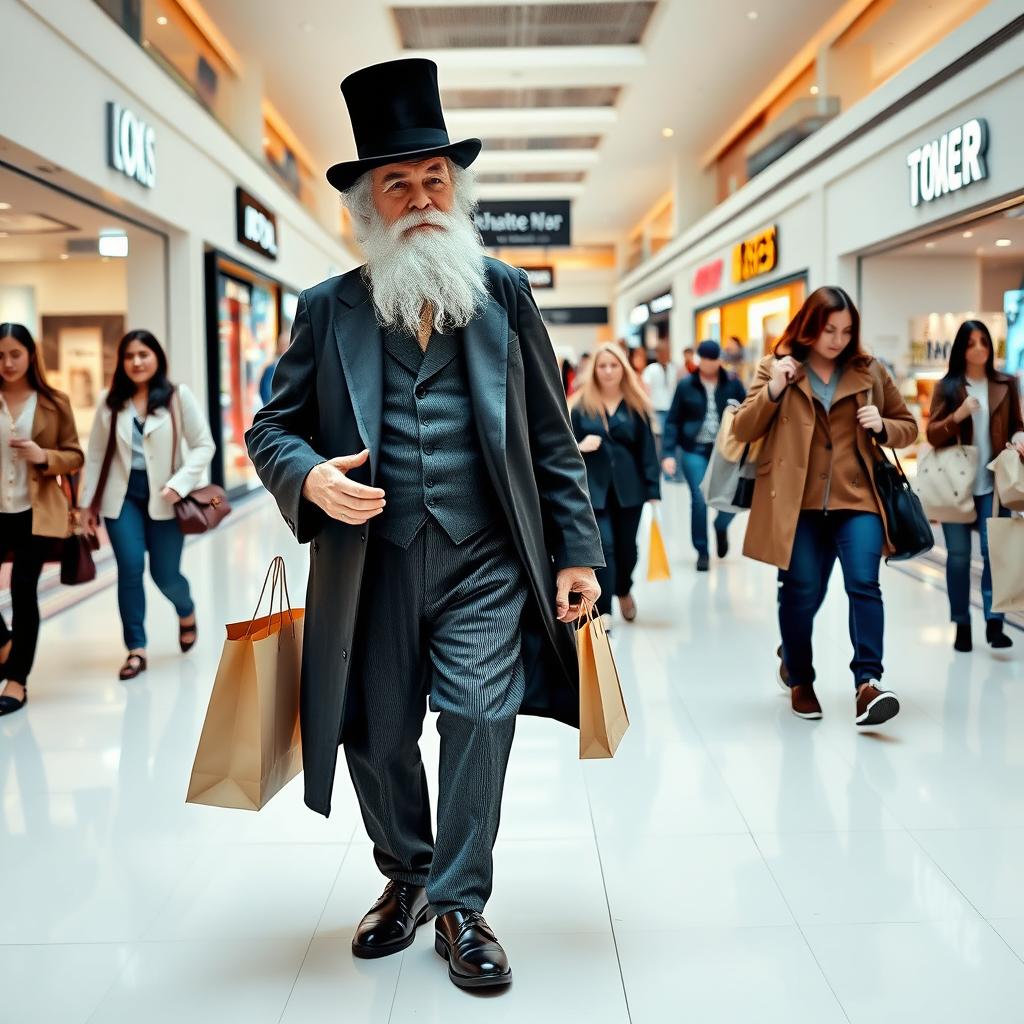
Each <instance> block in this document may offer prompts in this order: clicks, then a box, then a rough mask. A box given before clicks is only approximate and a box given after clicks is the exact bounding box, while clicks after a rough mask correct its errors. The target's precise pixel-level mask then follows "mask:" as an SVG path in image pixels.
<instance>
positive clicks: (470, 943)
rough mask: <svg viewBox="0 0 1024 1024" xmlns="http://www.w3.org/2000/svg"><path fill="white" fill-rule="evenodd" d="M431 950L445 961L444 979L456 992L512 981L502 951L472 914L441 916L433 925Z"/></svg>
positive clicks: (480, 918)
mask: <svg viewBox="0 0 1024 1024" xmlns="http://www.w3.org/2000/svg"><path fill="white" fill-rule="evenodd" d="M434 949H435V950H437V953H438V955H439V956H443V957H444V958H445V960H447V961H448V977H449V978H450V979H451V980H452V983H453V984H455V985H457V986H458V987H459V988H495V987H497V986H499V985H507V984H509V982H511V980H512V968H511V967H509V965H508V957H507V956H505V950H503V949H502V948H501V944H500V943H499V942H498V940H497V939H496V938H495V936H494V932H492V931H491V928H490V925H489V924H488V923H487V922H486V921H485V920H484V919H483V915H481V914H478V913H477V912H476V911H475V910H450V911H448V913H447V914H442V915H441V916H440V917H439V918H438V919H437V921H436V922H435V924H434Z"/></svg>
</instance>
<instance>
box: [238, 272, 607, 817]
mask: <svg viewBox="0 0 1024 1024" xmlns="http://www.w3.org/2000/svg"><path fill="white" fill-rule="evenodd" d="M487 276H488V282H489V291H490V298H489V299H488V301H487V303H486V305H485V306H484V308H483V310H482V311H481V312H480V313H479V314H478V316H477V317H476V318H475V319H474V320H473V321H472V322H471V323H470V324H468V325H467V326H466V328H465V329H464V331H463V339H464V343H465V353H466V365H467V371H468V376H469V387H470V391H471V394H472V400H473V410H474V413H475V416H476V423H477V429H478V431H479V434H480V441H481V445H482V448H483V454H484V458H485V460H486V462H487V469H488V472H489V474H490V477H491V479H492V481H493V482H494V487H495V490H496V491H497V493H498V497H499V500H500V502H501V505H502V508H503V509H504V513H505V516H506V517H507V519H508V523H509V525H510V527H511V531H512V535H513V538H514V540H515V544H516V547H517V549H518V551H519V554H520V556H521V557H522V559H523V563H524V565H525V566H526V569H527V573H528V576H529V581H530V589H531V593H532V600H530V601H528V602H527V607H526V611H525V613H524V617H523V660H524V665H525V669H526V676H527V686H526V696H525V699H524V702H523V707H522V713H523V714H530V715H541V716H544V717H548V718H554V719H557V720H558V721H560V722H564V723H566V724H567V725H572V726H576V727H578V726H579V692H578V672H577V663H576V649H575V643H574V638H573V633H572V629H571V627H569V626H566V625H564V624H562V623H559V622H558V621H557V619H556V618H555V609H554V602H555V572H556V571H557V570H558V569H562V568H567V567H569V566H590V567H594V568H596V567H598V566H602V565H604V556H603V554H602V551H601V538H600V535H599V533H598V530H597V524H596V522H595V519H594V513H593V510H592V509H591V505H590V498H589V495H588V492H587V482H586V472H585V470H584V466H583V458H582V456H581V455H580V453H579V449H578V448H577V446H576V441H575V440H574V438H573V434H572V430H571V428H570V426H569V417H568V413H567V411H566V403H565V396H564V394H563V391H562V384H561V377H560V375H559V372H558V366H557V363H556V360H555V356H554V352H553V350H552V348H551V342H550V340H549V338H548V335H547V331H546V330H545V328H544V324H543V322H542V320H541V317H540V313H539V312H538V310H537V307H536V305H535V303H534V301H533V296H532V294H531V293H530V286H529V284H528V283H527V279H526V275H525V274H524V273H523V272H522V271H521V270H516V269H515V268H513V267H509V266H508V265H506V264H504V263H502V262H501V261H500V260H495V259H490V258H488V260H487ZM383 358H384V340H383V333H382V331H381V328H380V326H379V324H378V323H377V319H376V315H375V311H374V308H373V303H372V301H370V295H369V292H368V290H367V287H366V284H365V283H364V281H363V278H362V276H361V273H360V271H359V270H353V271H350V272H349V273H347V274H344V275H342V276H341V277H335V278H331V279H330V280H328V281H324V282H322V283H321V284H318V285H316V286H315V287H314V288H309V289H307V290H306V291H304V292H303V293H302V294H301V295H300V296H299V303H298V310H297V312H296V316H295V324H294V327H293V328H292V344H291V347H290V348H289V349H288V351H287V352H286V353H285V354H284V355H283V356H282V357H281V361H280V362H279V363H278V366H277V370H276V371H275V373H274V386H273V395H272V397H271V399H270V401H269V402H268V403H267V405H265V406H264V407H263V408H262V409H261V410H260V411H259V412H258V413H257V414H256V419H255V421H254V423H253V425H252V427H251V428H250V430H249V431H248V433H247V434H246V443H247V445H248V449H249V456H250V458H251V459H252V461H253V464H254V465H255V467H256V471H257V472H258V473H259V476H260V479H261V480H262V481H263V483H264V484H265V486H266V487H267V489H268V490H269V491H270V493H271V494H272V495H273V496H274V498H275V499H276V500H277V503H278V505H279V506H280V509H281V513H282V515H283V516H284V519H285V522H287V523H288V526H289V527H290V528H291V529H292V531H293V533H294V534H295V536H296V537H297V538H298V540H299V542H300V543H306V542H310V541H311V542H312V552H311V555H310V572H309V585H308V589H307V596H306V617H305V634H304V644H303V658H302V689H301V700H300V704H301V707H300V719H301V726H302V752H303V763H304V768H305V785H306V803H307V804H308V805H309V806H310V807H311V808H312V809H313V810H315V811H319V812H320V813H321V814H325V815H326V814H329V813H330V808H331V790H332V786H333V783H334V772H335V766H336V763H337V758H338V745H339V743H340V742H341V741H342V738H343V731H344V728H347V727H349V726H350V724H351V723H352V722H353V720H354V718H355V716H354V715H353V707H352V705H353V701H352V700H350V699H349V690H350V687H349V685H348V682H349V669H350V667H351V664H352V647H353V639H354V637H353V634H354V632H355V629H356V622H357V617H358V613H359V597H360V590H361V584H362V574H363V564H364V561H365V555H366V540H367V536H368V532H369V531H370V530H372V529H373V521H372V520H371V521H370V522H369V523H368V524H367V525H365V526H351V525H346V524H344V523H341V522H337V521H336V520H333V519H331V518H330V517H328V516H326V515H325V514H324V513H323V512H322V511H321V510H320V509H319V508H317V507H316V506H315V505H313V504H312V503H311V502H309V501H307V500H306V499H305V498H303V497H302V487H303V483H304V481H305V479H306V476H307V474H308V473H309V471H310V470H311V469H312V468H313V467H314V466H316V465H317V464H318V463H320V462H323V461H324V460H326V459H331V458H335V457H337V456H339V455H354V454H358V453H359V452H360V451H362V450H363V449H364V448H368V449H369V451H370V458H369V465H368V466H366V465H364V466H361V467H359V469H357V470H355V471H353V473H352V477H353V479H355V480H359V481H361V482H362V483H373V481H374V480H375V478H376V473H377V468H378V462H379V456H380V434H381V408H382V401H383V372H384V371H383ZM466 500H467V501H472V500H473V496H472V495H470V494H467V495H466ZM356 670H357V671H358V666H356ZM353 689H354V691H355V692H358V687H355V688H353Z"/></svg>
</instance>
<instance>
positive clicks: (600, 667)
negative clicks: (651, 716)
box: [576, 606, 629, 760]
mask: <svg viewBox="0 0 1024 1024" xmlns="http://www.w3.org/2000/svg"><path fill="white" fill-rule="evenodd" d="M576 653H577V656H578V658H579V664H580V759H581V760H589V759H592V758H599V757H612V756H613V755H614V754H615V751H616V749H618V746H619V742H620V741H621V740H622V737H623V736H624V735H625V734H626V730H627V729H628V728H629V716H628V715H627V713H626V702H625V701H624V700H623V698H622V687H621V685H620V684H619V671H618V669H617V668H616V667H615V656H614V655H613V654H612V647H611V643H610V642H609V640H608V634H607V633H606V632H605V629H604V623H603V622H602V621H601V616H600V615H595V614H594V610H593V608H592V607H590V606H588V607H587V609H586V612H585V615H584V619H583V624H582V625H581V626H580V627H579V629H577V631H576Z"/></svg>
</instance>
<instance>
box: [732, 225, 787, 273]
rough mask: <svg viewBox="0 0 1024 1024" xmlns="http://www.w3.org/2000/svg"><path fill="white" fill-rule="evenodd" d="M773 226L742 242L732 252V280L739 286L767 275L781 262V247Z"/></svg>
mask: <svg viewBox="0 0 1024 1024" xmlns="http://www.w3.org/2000/svg"><path fill="white" fill-rule="evenodd" d="M776 239H777V235H776V228H775V225H774V224H773V225H772V226H771V227H768V228H765V229H764V231H761V232H759V233H758V234H756V235H754V236H753V237H752V238H748V239H746V241H743V242H740V244H739V245H737V246H736V247H735V248H734V249H733V251H732V279H733V281H735V282H736V283H737V284H739V283H741V282H743V281H749V280H750V279H751V278H752V277H758V276H760V275H761V274H767V273H768V272H769V271H771V270H774V269H775V267H776V266H777V265H778V262H779V247H778V243H777V240H776Z"/></svg>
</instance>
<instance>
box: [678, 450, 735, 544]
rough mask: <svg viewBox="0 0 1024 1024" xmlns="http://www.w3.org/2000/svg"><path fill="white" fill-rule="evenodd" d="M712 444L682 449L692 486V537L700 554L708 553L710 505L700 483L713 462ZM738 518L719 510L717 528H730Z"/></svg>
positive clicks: (681, 455)
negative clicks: (705, 499) (709, 464)
mask: <svg viewBox="0 0 1024 1024" xmlns="http://www.w3.org/2000/svg"><path fill="white" fill-rule="evenodd" d="M712 447H713V446H712V445H710V444H707V445H701V446H700V447H699V448H697V450H696V451H692V452H686V451H681V452H680V453H679V455H680V463H679V464H680V466H682V469H683V476H685V477H686V483H687V485H688V486H689V488H690V539H691V540H692V541H693V546H694V548H695V549H696V551H697V554H698V555H706V554H707V553H708V506H707V502H705V501H704V495H703V494H702V493H701V490H700V484H701V481H702V480H703V479H704V474H705V473H706V472H707V471H708V463H710V462H711V449H712ZM735 518H736V515H735V513H733V512H719V513H718V515H717V516H715V530H716V532H717V531H719V530H728V529H729V524H730V523H731V522H732V521H733V520H734V519H735Z"/></svg>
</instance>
